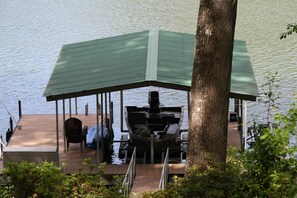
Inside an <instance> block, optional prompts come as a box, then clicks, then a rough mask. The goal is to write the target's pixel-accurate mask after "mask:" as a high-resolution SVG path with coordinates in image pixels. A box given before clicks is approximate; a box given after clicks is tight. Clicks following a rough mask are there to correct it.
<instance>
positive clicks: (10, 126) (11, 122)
mask: <svg viewBox="0 0 297 198" xmlns="http://www.w3.org/2000/svg"><path fill="white" fill-rule="evenodd" d="M9 128H10V131H11V134H12V133H13V132H14V131H13V120H12V117H10V118H9Z"/></svg>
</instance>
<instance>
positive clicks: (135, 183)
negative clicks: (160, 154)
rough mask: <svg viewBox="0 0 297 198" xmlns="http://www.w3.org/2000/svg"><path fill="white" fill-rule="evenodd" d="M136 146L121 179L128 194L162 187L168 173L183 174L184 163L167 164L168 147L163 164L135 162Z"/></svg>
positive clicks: (125, 192)
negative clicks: (124, 174)
mask: <svg viewBox="0 0 297 198" xmlns="http://www.w3.org/2000/svg"><path fill="white" fill-rule="evenodd" d="M135 162H136V148H134V151H133V155H132V157H131V160H130V164H129V167H128V170H127V173H126V176H125V179H124V181H123V184H122V185H123V187H124V188H125V191H124V192H123V194H124V195H125V196H129V194H130V193H131V192H133V193H136V194H138V195H139V194H141V193H143V192H148V191H155V190H159V189H164V188H165V187H166V185H167V182H168V179H169V178H168V177H169V174H170V175H183V174H184V171H185V164H169V163H168V162H169V149H167V152H166V157H165V159H164V163H163V164H136V163H135Z"/></svg>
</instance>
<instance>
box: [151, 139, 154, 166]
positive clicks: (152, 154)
mask: <svg viewBox="0 0 297 198" xmlns="http://www.w3.org/2000/svg"><path fill="white" fill-rule="evenodd" d="M153 163H154V133H152V134H151V164H153Z"/></svg>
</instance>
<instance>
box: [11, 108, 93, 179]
mask: <svg viewBox="0 0 297 198" xmlns="http://www.w3.org/2000/svg"><path fill="white" fill-rule="evenodd" d="M72 117H76V118H78V119H80V120H81V121H82V124H83V125H86V126H89V127H91V126H94V125H96V115H92V114H91V115H87V116H86V115H72ZM67 118H69V115H66V119H67ZM18 126H19V127H16V130H15V131H14V133H13V135H12V137H11V139H10V141H9V144H8V147H13V148H15V147H56V115H23V116H22V118H21V119H20V122H19V123H18ZM86 158H91V159H92V162H94V163H95V162H96V152H95V150H93V149H88V148H83V150H82V152H81V151H80V144H73V143H70V146H69V151H67V152H65V151H64V141H63V116H62V115H59V165H61V164H62V163H66V164H67V167H66V169H65V170H64V171H65V172H66V173H72V172H75V171H77V170H78V168H80V167H81V166H82V162H83V161H84V159H86Z"/></svg>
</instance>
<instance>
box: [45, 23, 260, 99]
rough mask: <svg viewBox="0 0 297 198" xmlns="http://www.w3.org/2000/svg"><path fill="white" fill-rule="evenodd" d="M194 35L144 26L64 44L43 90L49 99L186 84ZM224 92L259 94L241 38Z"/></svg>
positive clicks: (247, 96) (237, 95)
mask: <svg viewBox="0 0 297 198" xmlns="http://www.w3.org/2000/svg"><path fill="white" fill-rule="evenodd" d="M194 47H195V35H192V34H186V33H178V32H170V31H163V30H156V29H153V30H148V31H144V32H137V33H131V34H126V35H121V36H115V37H110V38H102V39H97V40H91V41H85V42H80V43H74V44H68V45H64V46H63V48H62V50H61V53H60V55H59V58H58V61H57V63H56V66H55V68H54V70H53V73H52V75H51V77H50V80H49V82H48V84H47V87H46V89H45V92H44V96H45V97H46V99H47V101H54V100H60V99H66V98H73V97H79V96H86V95H93V94H100V93H107V92H113V91H120V90H125V89H132V88H138V87H144V86H157V87H164V88H171V89H178V90H185V91H190V90H191V80H192V68H193V60H194ZM230 90H231V91H230V97H232V98H239V99H243V100H251V101H254V100H256V97H257V96H258V95H259V92H258V87H257V84H256V80H255V77H254V72H253V68H252V65H251V62H250V60H249V55H248V52H247V48H246V43H245V42H244V41H239V40H235V41H234V50H233V62H232V76H231V89H230Z"/></svg>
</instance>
